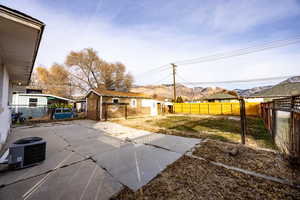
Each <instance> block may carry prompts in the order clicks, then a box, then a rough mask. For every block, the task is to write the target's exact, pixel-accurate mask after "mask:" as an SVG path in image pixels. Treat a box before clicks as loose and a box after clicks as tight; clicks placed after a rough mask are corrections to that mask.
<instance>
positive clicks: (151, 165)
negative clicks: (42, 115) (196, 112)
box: [0, 120, 201, 199]
mask: <svg viewBox="0 0 300 200" xmlns="http://www.w3.org/2000/svg"><path fill="white" fill-rule="evenodd" d="M105 123H108V124H105ZM103 127H106V128H105V129H104V128H103ZM118 129H120V130H118ZM29 136H38V137H42V138H44V139H45V140H46V141H47V150H46V151H47V152H46V160H45V161H44V162H43V163H42V164H40V165H37V166H34V167H31V168H26V169H21V170H15V171H2V172H1V173H0V186H2V188H1V187H0V199H1V197H6V195H7V194H8V193H9V192H12V191H13V190H14V189H13V188H16V189H17V190H16V191H17V192H16V194H10V196H9V195H8V197H11V199H19V197H22V195H23V194H25V193H26V191H28V190H30V188H32V187H33V186H34V185H36V184H37V183H38V182H39V181H40V180H42V179H43V178H44V177H45V176H47V180H43V184H42V185H41V186H39V188H38V189H37V190H35V191H34V192H33V193H32V194H30V195H29V196H28V199H78V198H80V197H82V199H108V198H109V197H110V196H111V195H113V194H114V193H115V192H117V191H119V190H120V188H121V185H120V183H122V184H124V185H126V186H128V187H129V188H130V189H132V190H134V191H136V190H138V189H139V188H140V187H142V186H143V185H145V184H147V183H148V182H149V181H151V180H152V179H153V178H154V177H156V176H157V175H158V174H159V173H160V172H161V171H163V170H164V169H165V168H166V167H167V166H168V165H169V164H171V163H173V162H174V161H176V160H177V159H179V158H180V157H181V156H182V154H184V153H185V152H186V151H188V150H189V149H191V148H192V147H194V145H195V144H198V143H199V142H201V141H200V140H197V139H189V138H183V137H177V136H168V135H163V134H156V133H151V132H147V131H140V130H137V129H132V128H127V127H124V126H121V125H118V124H115V123H110V122H104V123H103V122H94V121H90V120H78V121H70V122H63V123H57V124H56V123H54V124H53V125H51V123H47V124H40V125H39V124H38V125H35V126H31V127H29V126H28V127H23V128H22V127H18V128H15V129H14V130H13V133H12V134H11V135H10V136H9V141H8V144H7V145H9V144H10V143H12V142H13V141H15V140H16V139H19V138H23V137H29ZM126 138H129V139H131V141H128V140H126ZM92 160H94V161H95V162H92ZM0 170H2V169H0ZM49 174H51V175H49ZM48 176H49V177H48ZM22 184H23V185H22ZM20 195H21V196H20ZM5 199H7V198H5ZM21 199H23V198H21Z"/></svg>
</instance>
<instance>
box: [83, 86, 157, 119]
mask: <svg viewBox="0 0 300 200" xmlns="http://www.w3.org/2000/svg"><path fill="white" fill-rule="evenodd" d="M86 102H87V107H86V109H87V110H86V114H87V118H88V119H92V120H103V119H105V118H117V117H123V116H127V115H128V116H141V115H148V116H149V115H151V116H155V115H158V114H159V113H160V112H161V110H162V107H161V106H162V103H161V102H160V101H158V100H155V99H152V98H151V97H150V96H147V95H145V94H142V93H134V92H119V91H113V90H105V89H92V90H90V91H89V92H88V94H87V95H86Z"/></svg>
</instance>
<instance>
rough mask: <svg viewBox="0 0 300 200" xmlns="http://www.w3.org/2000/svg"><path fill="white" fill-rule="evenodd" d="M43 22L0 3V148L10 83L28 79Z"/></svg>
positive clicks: (7, 126)
mask: <svg viewBox="0 0 300 200" xmlns="http://www.w3.org/2000/svg"><path fill="white" fill-rule="evenodd" d="M44 26H45V25H44V23H42V22H41V21H39V20H37V19H34V18H32V17H30V16H28V15H26V14H24V13H21V12H19V11H16V10H13V9H10V8H7V7H5V6H1V5H0V46H1V51H0V148H1V146H2V145H1V144H3V143H4V142H5V140H6V137H7V135H8V133H9V130H10V123H11V111H10V104H11V100H12V90H13V87H14V86H15V85H27V84H28V83H29V80H30V76H31V73H32V69H33V65H34V62H35V58H36V55H37V52H38V49H39V44H40V41H41V37H42V33H43V30H44Z"/></svg>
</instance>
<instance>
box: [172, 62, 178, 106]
mask: <svg viewBox="0 0 300 200" xmlns="http://www.w3.org/2000/svg"><path fill="white" fill-rule="evenodd" d="M171 65H172V68H173V88H174V91H173V95H174V103H175V102H176V80H175V74H176V67H177V66H176V65H175V64H174V63H171Z"/></svg>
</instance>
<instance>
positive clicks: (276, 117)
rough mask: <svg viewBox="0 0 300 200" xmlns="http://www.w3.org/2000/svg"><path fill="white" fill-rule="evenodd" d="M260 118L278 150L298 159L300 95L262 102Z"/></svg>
mask: <svg viewBox="0 0 300 200" xmlns="http://www.w3.org/2000/svg"><path fill="white" fill-rule="evenodd" d="M261 113H262V118H263V120H264V123H265V127H266V128H267V129H268V130H269V131H270V133H271V134H272V137H273V141H274V142H275V144H276V145H277V146H278V148H279V150H280V151H282V152H283V153H285V154H287V155H289V156H290V157H292V158H296V160H298V161H299V160H300V95H298V96H292V97H288V98H282V99H275V100H273V101H272V102H268V103H262V106H261Z"/></svg>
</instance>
